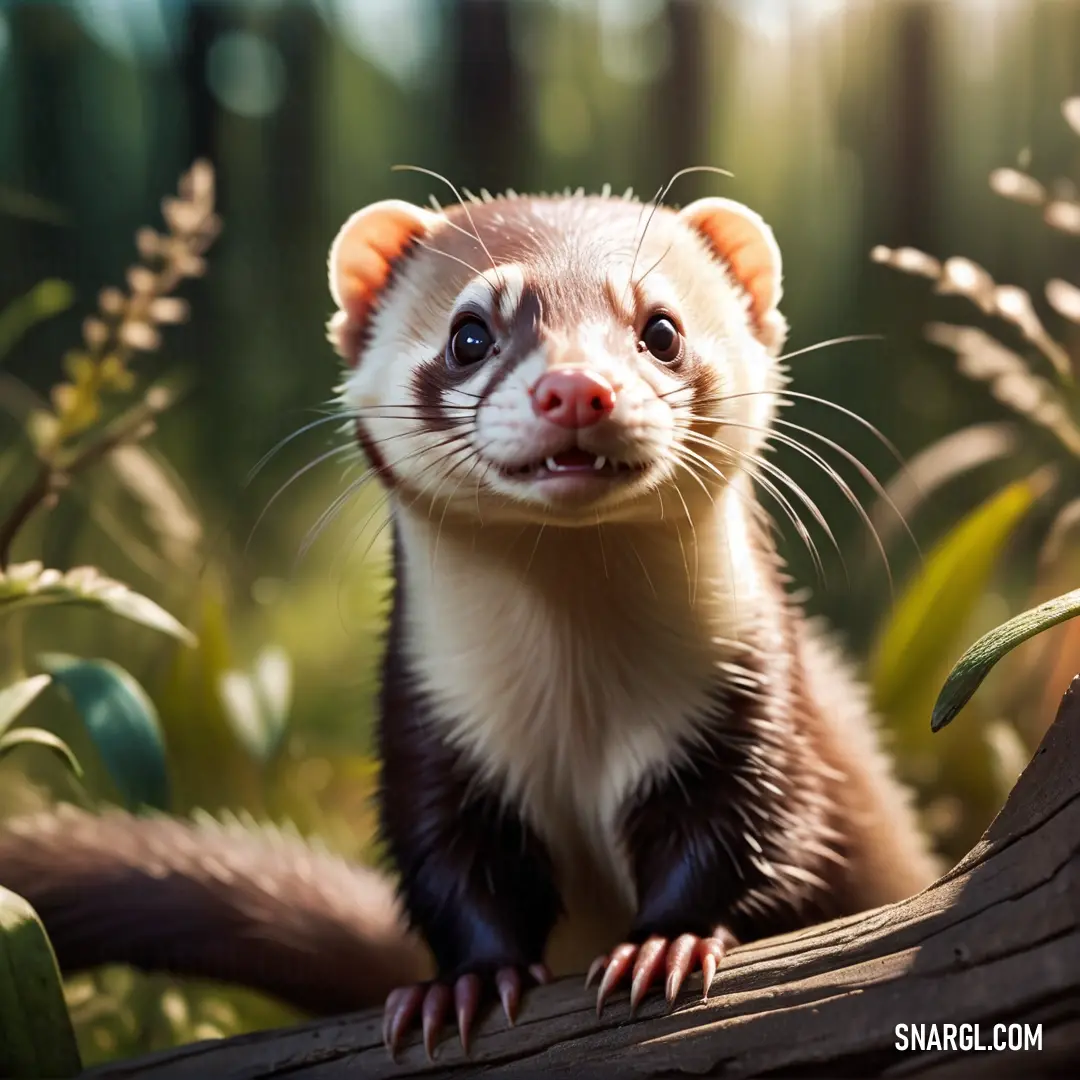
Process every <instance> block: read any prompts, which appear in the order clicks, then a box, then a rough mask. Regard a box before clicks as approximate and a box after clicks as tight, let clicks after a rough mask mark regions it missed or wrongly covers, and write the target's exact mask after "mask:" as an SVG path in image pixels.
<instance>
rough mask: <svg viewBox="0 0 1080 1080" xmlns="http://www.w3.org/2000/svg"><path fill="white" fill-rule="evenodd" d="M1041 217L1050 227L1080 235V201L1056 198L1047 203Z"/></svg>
mask: <svg viewBox="0 0 1080 1080" xmlns="http://www.w3.org/2000/svg"><path fill="white" fill-rule="evenodd" d="M1043 219H1044V220H1045V221H1046V224H1047V225H1049V226H1050V227H1051V228H1054V229H1060V230H1061V231H1062V232H1064V233H1070V234H1071V235H1073V236H1080V202H1075V201H1073V200H1069V199H1056V200H1055V201H1054V202H1052V203H1048V204H1047V206H1046V210H1045V211H1044V212H1043Z"/></svg>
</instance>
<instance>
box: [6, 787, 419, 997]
mask: <svg viewBox="0 0 1080 1080" xmlns="http://www.w3.org/2000/svg"><path fill="white" fill-rule="evenodd" d="M0 885H4V886H6V887H7V888H9V889H12V890H14V891H15V892H17V893H19V894H20V895H21V896H24V897H25V898H26V899H27V900H29V901H30V903H31V904H33V906H34V907H35V909H36V910H37V912H38V914H39V915H40V916H41V919H42V921H43V922H44V924H45V928H46V930H47V931H48V933H49V936H50V938H51V939H52V942H53V946H54V948H55V949H56V954H57V959H58V960H59V963H60V966H61V968H62V969H63V970H65V971H79V970H84V969H86V968H90V967H95V966H97V965H99V964H109V963H124V964H131V965H132V966H134V967H137V968H141V969H142V970H144V971H169V972H173V973H175V974H178V975H189V976H198V977H203V978H211V979H219V980H222V981H225V982H231V983H239V984H241V985H243V986H248V987H252V988H254V989H256V990H261V991H263V992H265V993H267V994H270V995H273V996H274V997H277V998H279V999H280V1000H282V1001H285V1002H288V1003H289V1004H292V1005H295V1006H297V1007H298V1008H300V1009H303V1010H305V1011H307V1012H311V1013H338V1012H347V1011H350V1010H353V1009H360V1008H365V1007H367V1006H370V1005H374V1004H377V1003H381V1002H382V1000H383V999H384V998H385V996H386V994H387V993H388V992H389V991H390V990H391V989H392V988H393V987H395V986H399V985H401V984H403V983H409V982H414V981H416V980H417V979H419V978H422V977H424V975H425V974H426V971H425V968H426V965H427V959H426V954H425V952H424V949H423V947H422V946H421V945H420V943H419V942H418V941H417V939H416V938H414V937H412V936H411V935H409V934H408V932H407V931H406V929H405V924H404V919H403V917H402V913H401V909H400V907H399V905H398V903H397V900H396V897H395V895H394V890H393V886H392V885H391V883H390V882H389V881H388V880H387V879H386V878H385V877H383V876H382V875H380V874H378V873H377V872H375V871H374V870H370V869H366V868H364V867H360V866H355V865H351V864H349V863H346V862H344V861H343V860H341V859H339V858H336V857H335V856H333V855H331V854H329V853H327V852H325V851H322V850H319V849H318V848H316V847H313V846H310V845H309V844H307V843H305V842H303V841H302V840H300V839H299V838H297V837H294V836H292V835H289V834H286V833H282V832H280V831H278V830H276V829H274V828H268V827H266V826H259V825H255V824H254V823H242V822H240V821H239V820H237V819H235V818H233V819H230V820H227V821H216V820H214V819H212V818H209V817H208V816H201V817H200V818H199V819H197V820H195V821H192V822H188V821H182V820H178V819H175V818H168V817H139V818H135V817H132V816H131V815H129V814H125V813H122V812H120V811H108V812H106V813H103V814H92V813H87V812H85V811H82V810H77V809H75V808H73V807H70V806H64V807H61V808H60V809H58V810H53V811H50V812H48V813H42V814H36V815H32V816H27V817H21V818H15V819H14V820H9V821H7V822H5V823H4V824H3V825H2V827H0Z"/></svg>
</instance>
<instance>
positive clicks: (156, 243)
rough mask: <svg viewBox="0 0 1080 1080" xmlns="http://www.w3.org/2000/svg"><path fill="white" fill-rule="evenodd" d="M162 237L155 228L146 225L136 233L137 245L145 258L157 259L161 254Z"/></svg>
mask: <svg viewBox="0 0 1080 1080" xmlns="http://www.w3.org/2000/svg"><path fill="white" fill-rule="evenodd" d="M161 241H162V237H161V236H160V235H159V234H158V232H157V231H156V230H155V229H151V228H150V227H149V226H144V227H143V228H141V229H139V230H138V232H136V233H135V247H136V248H137V249H138V252H139V254H140V255H141V256H142V257H143V258H144V259H147V260H149V259H156V258H157V257H158V256H159V255H160V254H161Z"/></svg>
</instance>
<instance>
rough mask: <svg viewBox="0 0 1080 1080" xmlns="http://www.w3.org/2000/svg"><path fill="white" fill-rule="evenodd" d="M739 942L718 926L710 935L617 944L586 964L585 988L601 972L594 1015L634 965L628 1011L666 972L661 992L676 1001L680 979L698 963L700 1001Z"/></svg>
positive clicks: (673, 1001)
mask: <svg viewBox="0 0 1080 1080" xmlns="http://www.w3.org/2000/svg"><path fill="white" fill-rule="evenodd" d="M736 944H738V943H737V942H736V940H735V938H734V937H733V936H732V935H731V934H730V933H729V932H728V931H727V930H725V929H724V928H723V927H718V928H717V929H716V930H715V931H714V933H713V936H712V937H698V936H697V934H682V935H681V936H679V937H677V938H675V939H674V940H670V939H669V938H664V937H655V936H654V937H651V938H649V939H648V940H646V941H645V942H643V943H642V944H641V945H630V944H626V945H618V946H616V947H615V948H614V949H613V950H612V951H611V953H610V955H607V956H598V957H597V958H596V959H595V960H594V961H593V962H592V964H591V966H590V967H589V973H588V975H586V976H585V989H586V990H587V989H588V988H589V987H590V986H591V985H592V983H593V980H594V979H595V978H596V977H597V975H599V974H600V972H603V973H604V975H603V978H602V979H601V980H600V987H599V989H598V990H597V992H596V1015H597V1016H598V1017H599V1016H600V1014H601V1013H602V1012H603V1010H604V1002H605V1001H606V1000H607V999H608V998H609V997H610V996H611V992H612V991H613V990H614V989H615V987H616V986H618V985H619V983H620V982H621V981H622V979H623V977H624V976H625V975H626V973H627V972H628V971H629V970H630V968H631V965H633V976H632V979H631V983H630V1014H631V1016H632V1015H633V1014H634V1011H635V1010H636V1009H637V1007H638V1005H640V1004H641V999H642V998H643V997H644V996H645V994H646V993H647V992H648V990H649V987H650V986H652V985H653V984H654V983H655V982H656V980H657V977H658V976H659V974H660V972H661V971H663V970H665V969H666V971H667V982H666V983H665V986H664V993H665V996H666V997H667V1003H668V1005H669V1006H670V1005H673V1004H674V1003H675V998H676V997H678V995H679V990H680V989H681V988H682V984H683V980H684V979H685V978H686V976H687V975H689V974H690V972H691V971H693V970H694V968H695V967H696V966H697V965H700V966H701V979H702V993H701V1000H702V1001H704V1000H705V999H706V998H708V996H709V987H710V986H711V985H712V981H713V976H714V975H715V974H716V965H717V964H718V963H720V961H721V960H722V959H723V958H724V955H725V953H727V952H728V950H729V949H733V948H734V947H735V945H736Z"/></svg>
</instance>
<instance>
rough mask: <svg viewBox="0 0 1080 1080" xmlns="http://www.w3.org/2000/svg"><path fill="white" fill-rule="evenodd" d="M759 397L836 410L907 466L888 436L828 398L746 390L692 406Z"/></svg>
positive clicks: (699, 401) (708, 398)
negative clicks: (804, 402)
mask: <svg viewBox="0 0 1080 1080" xmlns="http://www.w3.org/2000/svg"><path fill="white" fill-rule="evenodd" d="M668 393H671V391H668ZM761 396H771V397H775V398H776V399H777V402H778V403H779V404H781V405H789V404H791V402H790V401H788V400H786V399H788V398H798V399H799V400H800V401H812V402H814V404H816V405H824V406H826V408H829V409H834V410H836V412H838V413H841V414H842V415H844V416H846V417H848V419H850V420H854V421H855V422H856V423H857V424H859V425H860V426H861V427H863V428H865V429H866V430H867V431H869V432H870V434H871V435H873V436H874V438H875V439H877V441H878V442H880V443H881V445H882V446H884V447H885V449H886V450H888V452H889V453H890V454H891V455H892V457H893V458H894V459H895V460H896V462H897V464H899V465H901V466H906V464H907V463H906V462H905V461H904V455H903V454H901V453H900V451H899V450H898V449H897V448H896V446H895V445H894V444H893V442H892V440H890V439H889V438H888V436H886V435H884V434H883V433H882V432H881V431H880V430H878V428H876V427H875V426H874V425H873V424H871V423H870V421H869V420H867V419H866V418H865V417H863V416H860V415H859V414H858V413H857V412H853V411H852V410H851V409H847V408H845V407H844V406H843V405H838V404H837V403H836V402H835V401H830V400H829V399H828V398H823V397H818V396H817V395H816V394H801V393H799V392H798V391H796V390H787V389H785V390H783V391H779V390H746V391H741V392H740V393H737V394H717V395H715V396H712V397H707V398H701V399H700V400H696V401H695V402H694V405H695V407H700V406H705V405H723V404H725V403H726V402H729V401H738V400H739V398H748V397H761ZM710 419H716V418H715V417H710ZM721 419H722V418H721Z"/></svg>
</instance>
